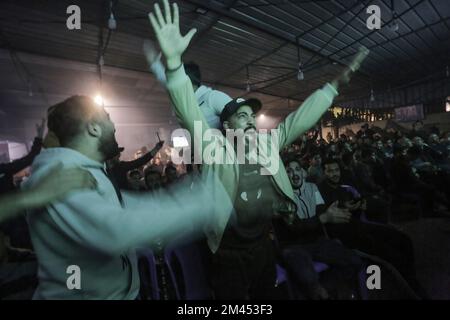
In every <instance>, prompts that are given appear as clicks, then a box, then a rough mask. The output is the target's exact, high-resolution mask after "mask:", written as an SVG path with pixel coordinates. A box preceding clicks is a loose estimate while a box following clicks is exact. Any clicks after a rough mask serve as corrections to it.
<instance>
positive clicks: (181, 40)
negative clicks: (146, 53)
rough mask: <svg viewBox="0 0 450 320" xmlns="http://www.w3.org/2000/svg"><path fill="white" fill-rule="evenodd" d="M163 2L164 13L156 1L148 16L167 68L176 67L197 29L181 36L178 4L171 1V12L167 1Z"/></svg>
mask: <svg viewBox="0 0 450 320" xmlns="http://www.w3.org/2000/svg"><path fill="white" fill-rule="evenodd" d="M163 3H164V15H163V13H162V12H161V9H160V7H159V5H158V4H157V3H156V4H155V10H154V12H151V13H150V14H149V18H150V23H151V24H152V27H153V30H154V31H155V34H156V38H157V39H158V42H159V46H160V47H161V51H162V53H163V55H164V56H165V57H166V60H167V64H168V67H169V69H171V68H173V67H176V64H177V63H178V64H179V63H181V55H182V54H183V52H184V51H185V50H186V48H187V47H188V45H189V42H190V41H191V39H192V37H193V36H194V34H195V33H196V32H197V30H196V29H191V30H190V31H189V32H188V33H187V34H186V35H185V36H182V35H181V33H180V25H179V11H178V5H177V4H176V3H173V14H172V12H171V9H170V5H169V1H168V0H163ZM171 64H172V65H171Z"/></svg>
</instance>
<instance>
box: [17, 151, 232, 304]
mask: <svg viewBox="0 0 450 320" xmlns="http://www.w3.org/2000/svg"><path fill="white" fill-rule="evenodd" d="M58 163H62V164H63V167H64V168H71V167H80V168H83V169H86V170H88V171H89V172H90V173H91V174H92V175H93V176H94V178H95V179H96V180H97V184H98V187H97V189H96V190H82V191H74V192H72V193H70V194H68V195H67V196H66V197H65V198H64V199H62V200H61V201H58V202H54V203H51V204H50V205H48V206H47V207H45V208H42V209H39V210H34V211H30V212H28V216H27V217H28V223H29V227H30V233H31V240H32V242H33V246H34V249H35V252H36V255H37V258H38V265H39V267H38V278H39V285H38V288H37V290H36V292H35V294H34V298H35V299H135V298H136V297H137V295H138V292H139V275H138V268H137V259H136V254H135V250H134V249H135V248H137V247H141V246H146V245H147V246H148V245H150V244H152V243H154V242H156V241H158V240H159V239H167V238H174V237H176V236H177V235H180V234H185V233H186V231H189V232H190V234H192V232H194V231H196V232H201V229H202V228H203V226H204V224H205V222H206V221H208V217H209V216H210V214H211V213H213V214H217V212H220V214H228V215H229V212H230V211H231V210H232V205H231V201H230V200H229V198H228V195H227V194H226V192H225V191H224V189H223V187H222V184H221V183H220V182H218V180H217V179H216V177H214V176H210V177H207V178H206V179H205V180H203V181H196V183H195V192H192V190H190V189H189V187H186V186H183V185H180V186H179V187H176V189H174V190H172V191H171V192H168V191H161V192H159V193H158V192H156V193H152V194H140V195H137V194H132V193H127V192H122V198H123V207H122V206H121V204H120V202H119V199H118V197H117V194H116V191H115V189H114V186H113V185H112V183H111V181H110V180H109V178H108V177H107V176H106V174H105V172H104V166H103V164H101V163H99V162H96V161H94V160H91V159H89V158H87V157H86V156H84V155H83V154H81V153H79V152H77V151H75V150H72V149H67V148H52V149H47V150H44V151H43V152H41V154H40V155H39V156H38V157H36V159H35V160H34V162H33V165H32V175H31V177H30V179H29V180H28V181H27V182H26V183H25V184H24V186H23V187H24V188H29V187H30V186H32V185H34V184H35V183H36V182H37V181H39V179H41V178H42V177H43V176H45V175H47V174H48V173H50V172H51V170H52V168H54V167H55V166H56V165H57V164H58ZM174 191H176V192H174ZM216 203H217V205H215V204H216ZM70 266H76V267H75V268H77V267H78V268H79V271H80V287H81V288H80V289H77V288H73V287H72V286H70V285H68V284H70V283H71V281H72V280H73V279H69V277H71V275H72V272H73V271H70V270H71V269H70V268H69V267H70ZM68 268H69V269H68ZM71 268H73V267H71ZM72 270H73V269H72ZM68 271H70V272H69V273H68Z"/></svg>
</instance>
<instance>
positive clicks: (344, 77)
mask: <svg viewBox="0 0 450 320" xmlns="http://www.w3.org/2000/svg"><path fill="white" fill-rule="evenodd" d="M369 53H370V51H369V49H367V48H366V47H363V46H362V47H360V48H359V50H358V53H357V54H356V55H355V57H354V58H353V60H352V62H350V64H349V66H348V68H345V70H344V71H343V72H342V73H341V74H340V75H339V76H338V77H337V78H336V79H334V80H333V81H332V82H331V84H332V85H333V86H334V87H335V88H336V90H337V89H338V88H339V85H340V84H347V83H349V82H350V78H351V76H352V73H354V72H356V71H357V70H359V68H360V67H361V64H362V62H363V61H364V60H365V59H366V58H367V56H368V55H369Z"/></svg>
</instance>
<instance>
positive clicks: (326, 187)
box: [318, 159, 422, 293]
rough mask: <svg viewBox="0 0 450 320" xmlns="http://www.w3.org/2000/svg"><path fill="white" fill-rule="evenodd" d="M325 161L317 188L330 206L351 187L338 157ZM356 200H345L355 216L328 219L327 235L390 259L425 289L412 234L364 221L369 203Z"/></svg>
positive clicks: (414, 284)
mask: <svg viewBox="0 0 450 320" xmlns="http://www.w3.org/2000/svg"><path fill="white" fill-rule="evenodd" d="M322 165H323V169H324V173H325V177H326V179H325V180H324V181H323V182H322V183H321V184H319V185H318V188H319V191H320V194H321V195H322V197H323V199H324V202H325V206H326V207H328V206H330V205H331V204H333V203H334V202H335V201H338V200H339V199H346V198H347V193H348V190H347V188H346V187H345V186H343V185H341V170H340V166H339V163H338V162H337V161H336V160H334V159H326V160H325V161H324V162H323V163H322ZM354 200H355V201H353V202H350V203H348V204H346V207H347V208H348V209H349V211H350V212H351V213H352V218H351V219H350V220H349V221H348V222H347V223H341V224H336V223H328V224H327V225H326V230H327V232H328V235H329V236H330V237H332V238H337V239H339V240H341V241H342V243H343V244H344V245H345V246H346V247H348V248H352V249H358V250H361V251H363V252H365V253H368V254H372V255H375V256H379V257H380V258H382V259H384V260H386V261H387V262H389V263H391V264H392V265H393V266H394V267H395V268H396V269H397V270H398V271H399V272H400V273H401V274H402V276H403V277H404V278H405V279H406V280H407V281H408V283H409V284H410V285H411V287H412V288H413V289H415V290H416V291H418V292H419V293H421V292H422V289H421V286H420V285H419V284H418V282H417V279H416V275H415V266H414V250H413V246H412V242H411V240H410V239H409V237H408V236H407V235H406V234H404V233H402V232H401V231H399V230H397V229H395V228H394V227H391V226H388V225H380V224H373V223H367V222H363V221H361V219H360V215H361V211H364V210H366V206H367V205H368V203H366V201H364V199H354Z"/></svg>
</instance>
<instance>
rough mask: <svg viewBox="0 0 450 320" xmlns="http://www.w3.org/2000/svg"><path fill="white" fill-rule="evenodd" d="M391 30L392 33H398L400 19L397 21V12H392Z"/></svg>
mask: <svg viewBox="0 0 450 320" xmlns="http://www.w3.org/2000/svg"><path fill="white" fill-rule="evenodd" d="M389 28H390V29H391V31H392V32H397V31H398V29H399V27H398V19H397V12H395V10H392V22H391V24H390V25H389Z"/></svg>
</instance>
